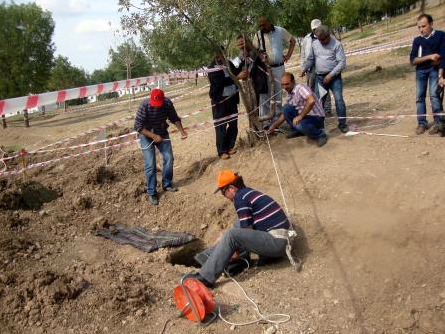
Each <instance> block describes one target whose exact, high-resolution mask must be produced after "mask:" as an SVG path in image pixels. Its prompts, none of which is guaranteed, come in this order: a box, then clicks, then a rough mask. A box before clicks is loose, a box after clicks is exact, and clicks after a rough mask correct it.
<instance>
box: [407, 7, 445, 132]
mask: <svg viewBox="0 0 445 334" xmlns="http://www.w3.org/2000/svg"><path fill="white" fill-rule="evenodd" d="M417 27H418V28H419V32H420V36H418V37H416V38H415V39H414V41H413V47H412V49H411V54H410V62H411V64H412V65H414V66H416V105H417V124H418V125H417V129H416V134H418V135H421V134H423V133H424V132H425V131H426V129H427V128H428V121H427V119H426V104H425V98H426V92H427V88H428V83H429V86H430V100H431V109H432V110H433V115H434V125H433V126H432V127H431V129H430V131H429V134H431V135H434V134H437V133H438V132H439V127H440V122H441V117H440V116H439V115H436V114H438V113H441V112H442V110H443V105H442V100H441V98H440V93H441V87H439V85H440V84H441V85H442V86H443V69H444V68H445V33H444V32H443V31H440V30H434V28H433V18H432V17H431V16H430V15H428V14H422V15H420V16H419V18H418V19H417Z"/></svg>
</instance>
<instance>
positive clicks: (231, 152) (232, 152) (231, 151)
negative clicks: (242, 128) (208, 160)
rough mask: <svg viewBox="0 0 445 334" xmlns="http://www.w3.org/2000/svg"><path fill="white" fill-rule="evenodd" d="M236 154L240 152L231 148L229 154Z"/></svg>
mask: <svg viewBox="0 0 445 334" xmlns="http://www.w3.org/2000/svg"><path fill="white" fill-rule="evenodd" d="M236 152H238V151H237V150H235V149H234V148H231V149H230V150H229V152H228V153H229V155H234V154H235V153H236Z"/></svg>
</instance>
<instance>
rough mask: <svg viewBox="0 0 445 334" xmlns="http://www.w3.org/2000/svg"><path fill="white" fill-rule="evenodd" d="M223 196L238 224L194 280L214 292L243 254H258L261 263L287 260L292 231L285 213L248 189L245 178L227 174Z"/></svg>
mask: <svg viewBox="0 0 445 334" xmlns="http://www.w3.org/2000/svg"><path fill="white" fill-rule="evenodd" d="M217 184H218V189H217V190H216V191H215V192H218V191H220V192H221V193H222V195H223V196H224V197H225V198H227V199H228V200H230V201H231V202H233V204H234V206H235V209H236V213H237V215H238V221H237V222H236V223H235V224H234V226H233V227H232V228H231V229H229V230H228V231H227V232H226V233H225V234H224V235H223V236H222V238H221V239H220V240H219V241H218V243H217V244H216V246H215V247H214V248H213V249H212V250H211V253H210V256H209V258H208V259H207V261H206V262H205V263H204V265H203V266H202V268H201V269H200V271H199V273H195V274H193V275H192V276H191V277H193V278H196V279H198V280H200V281H201V282H202V283H204V284H205V285H206V286H207V287H209V288H213V287H214V286H215V281H216V280H217V279H218V278H219V277H220V276H221V274H222V273H223V271H224V270H225V268H226V267H227V265H228V264H229V263H230V261H231V259H232V258H236V257H237V254H238V253H239V252H241V251H247V252H252V253H256V254H258V255H259V256H260V259H261V260H263V261H264V260H266V259H271V258H281V257H284V256H286V245H287V243H288V240H287V234H288V231H289V229H290V228H291V226H290V222H289V220H288V218H287V217H286V214H285V213H284V211H283V209H281V207H280V205H279V204H278V203H277V202H275V201H274V200H273V199H272V198H271V197H269V196H267V195H266V194H263V193H261V192H259V191H257V190H254V189H251V188H248V187H246V186H245V184H244V181H243V178H242V177H241V176H239V175H238V174H236V173H234V172H232V171H231V170H223V171H221V172H220V173H219V175H218V178H217Z"/></svg>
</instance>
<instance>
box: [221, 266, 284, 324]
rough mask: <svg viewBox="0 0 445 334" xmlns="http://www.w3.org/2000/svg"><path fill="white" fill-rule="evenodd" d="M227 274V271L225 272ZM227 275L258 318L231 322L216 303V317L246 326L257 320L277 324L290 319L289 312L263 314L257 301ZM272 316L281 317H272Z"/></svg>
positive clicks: (226, 321) (227, 322)
mask: <svg viewBox="0 0 445 334" xmlns="http://www.w3.org/2000/svg"><path fill="white" fill-rule="evenodd" d="M226 275H227V273H226ZM228 277H229V278H230V279H231V280H232V281H233V282H234V283H235V284H236V285H237V286H238V288H239V289H240V290H241V291H242V293H243V295H244V297H245V298H246V299H247V300H248V301H249V302H250V303H251V304H252V305H253V307H254V309H255V311H256V313H257V314H258V316H259V318H257V319H254V320H251V321H246V322H241V323H236V322H231V321H229V320H227V319H225V318H224V317H223V316H222V314H221V307H220V305H219V304H217V307H218V317H219V318H220V319H221V320H222V321H224V322H225V323H226V324H229V325H231V326H248V325H253V324H256V323H258V322H262V321H264V322H267V323H270V324H273V325H279V324H283V323H286V322H288V321H290V319H291V316H290V315H289V314H283V313H275V314H263V313H261V311H260V308H259V306H258V304H257V303H255V302H254V301H253V299H252V298H250V297H249V296H248V295H247V293H246V291H245V290H244V289H243V287H242V286H241V285H240V284H239V283H238V282H237V281H236V280H235V279H234V278H233V277H231V276H230V275H228ZM272 318H282V319H272Z"/></svg>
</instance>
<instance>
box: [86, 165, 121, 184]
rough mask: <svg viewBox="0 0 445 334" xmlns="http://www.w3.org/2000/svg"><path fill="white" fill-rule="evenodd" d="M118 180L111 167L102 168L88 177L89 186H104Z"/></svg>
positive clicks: (98, 168) (93, 171) (90, 173)
mask: <svg viewBox="0 0 445 334" xmlns="http://www.w3.org/2000/svg"><path fill="white" fill-rule="evenodd" d="M116 180H117V175H116V173H115V172H114V170H112V169H111V168H110V167H105V166H100V167H97V168H96V169H94V170H92V171H91V172H89V173H88V175H87V177H86V183H87V184H95V185H102V184H105V183H113V182H114V181H116Z"/></svg>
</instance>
